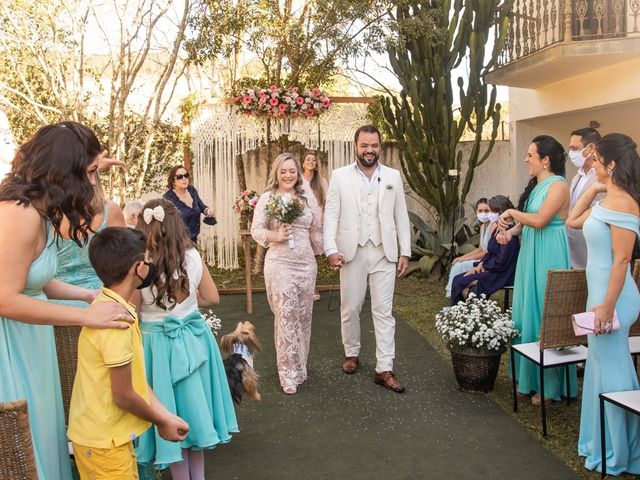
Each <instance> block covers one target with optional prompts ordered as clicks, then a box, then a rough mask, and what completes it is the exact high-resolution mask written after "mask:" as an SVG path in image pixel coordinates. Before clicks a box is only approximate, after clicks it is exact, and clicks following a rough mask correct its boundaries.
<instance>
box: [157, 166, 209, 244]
mask: <svg viewBox="0 0 640 480" xmlns="http://www.w3.org/2000/svg"><path fill="white" fill-rule="evenodd" d="M167 187H168V188H169V190H167V191H166V192H165V194H164V195H163V197H164V198H165V200H169V201H170V202H171V203H173V204H174V205H175V206H176V207H177V208H178V211H179V212H180V215H181V216H182V220H184V224H185V225H186V226H187V233H188V234H189V238H190V239H191V241H192V242H194V243H195V242H197V241H198V234H199V233H200V215H204V216H205V217H206V218H205V223H206V224H208V225H215V224H216V221H215V217H214V215H213V210H211V209H210V208H209V207H207V206H206V205H205V204H204V202H203V201H202V199H201V198H200V195H198V191H197V190H196V188H195V187H194V186H193V185H189V172H187V169H186V168H185V167H183V166H182V165H177V166H175V167H173V168H172V169H171V170H170V171H169V179H168V182H167Z"/></svg>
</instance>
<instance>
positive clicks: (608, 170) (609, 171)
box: [607, 167, 613, 176]
mask: <svg viewBox="0 0 640 480" xmlns="http://www.w3.org/2000/svg"><path fill="white" fill-rule="evenodd" d="M607 175H609V176H611V175H613V168H611V167H607Z"/></svg>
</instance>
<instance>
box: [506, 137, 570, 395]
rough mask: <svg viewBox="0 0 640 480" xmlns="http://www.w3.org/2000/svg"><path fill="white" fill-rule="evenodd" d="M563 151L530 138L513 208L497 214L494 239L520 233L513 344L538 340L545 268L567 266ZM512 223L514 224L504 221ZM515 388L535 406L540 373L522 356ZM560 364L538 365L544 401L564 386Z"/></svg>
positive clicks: (544, 140)
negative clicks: (523, 180) (524, 176)
mask: <svg viewBox="0 0 640 480" xmlns="http://www.w3.org/2000/svg"><path fill="white" fill-rule="evenodd" d="M565 157H566V153H565V151H564V148H563V147H562V145H561V144H560V143H559V142H558V141H557V140H556V139H555V138H553V137H550V136H548V135H540V136H538V137H535V138H534V139H533V140H532V142H531V145H529V149H528V151H527V157H526V158H525V162H526V163H527V165H528V166H529V175H530V176H531V178H530V180H529V183H528V184H527V187H526V188H525V190H524V192H523V193H522V195H521V196H520V201H519V202H518V209H517V210H514V209H512V208H510V209H508V210H506V211H504V212H503V213H502V214H501V215H500V220H499V221H498V222H499V227H500V230H502V232H501V233H500V234H499V235H498V237H497V239H498V241H499V242H501V243H506V242H508V241H509V240H511V238H512V237H513V235H520V234H521V237H520V253H519V255H518V264H517V266H516V276H515V280H514V288H513V319H514V321H515V324H516V328H517V329H518V330H519V331H520V336H519V337H517V338H515V339H514V340H513V342H514V343H528V342H535V341H537V340H538V339H539V333H540V320H541V316H542V306H543V304H544V294H545V290H546V286H547V271H548V270H550V269H568V268H569V246H568V243H567V232H566V229H565V219H566V217H567V215H568V213H569V186H568V185H567V182H566V180H565V179H564V175H565V161H566V160H565ZM512 222H515V226H513V227H512V226H510V225H511V223H512ZM516 378H517V380H518V391H519V392H520V393H522V394H524V395H531V394H533V396H532V397H531V403H532V404H533V405H536V406H539V405H540V398H541V397H540V394H539V392H540V375H539V370H538V366H537V365H536V364H534V363H532V362H530V361H529V360H526V359H524V358H517V359H516ZM569 379H570V390H571V395H572V396H574V397H575V396H576V395H577V394H578V384H577V377H576V370H575V367H570V370H569ZM564 385H565V382H564V369H563V368H547V369H545V370H544V387H545V392H544V396H545V400H546V401H548V402H551V400H552V399H553V400H558V401H559V400H560V399H561V397H562V396H565V395H567V392H566V391H565V390H564Z"/></svg>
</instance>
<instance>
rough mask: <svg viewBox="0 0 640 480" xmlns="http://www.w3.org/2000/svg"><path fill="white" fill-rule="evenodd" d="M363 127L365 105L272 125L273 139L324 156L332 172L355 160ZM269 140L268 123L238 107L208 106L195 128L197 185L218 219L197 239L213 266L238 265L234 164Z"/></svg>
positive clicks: (350, 105)
mask: <svg viewBox="0 0 640 480" xmlns="http://www.w3.org/2000/svg"><path fill="white" fill-rule="evenodd" d="M365 123H368V122H367V107H366V104H365V103H334V104H332V105H331V108H330V109H329V111H328V112H327V113H325V114H323V115H321V116H320V117H319V118H312V119H306V118H301V117H291V118H287V119H277V120H273V121H272V122H271V140H277V139H278V138H280V137H281V135H282V134H283V133H288V134H289V140H290V141H297V142H300V143H301V144H303V145H304V146H305V147H307V148H308V149H311V150H318V151H323V152H326V153H327V158H328V167H329V171H330V172H331V171H333V170H334V169H336V168H339V167H342V166H344V165H347V164H349V163H351V162H353V161H355V157H354V153H353V134H354V132H355V131H356V129H357V128H358V127H359V126H361V125H364V124H365ZM266 135H267V131H266V121H265V120H264V119H262V118H259V117H253V116H247V115H239V114H238V113H237V112H236V109H235V107H231V106H229V105H211V104H207V105H205V106H204V107H203V108H202V111H201V114H200V116H199V117H198V118H197V119H196V120H195V121H194V123H193V124H192V143H191V150H192V151H193V160H192V171H193V177H194V178H193V183H194V185H195V187H196V188H197V189H198V193H199V194H200V196H201V197H202V199H203V201H204V203H205V204H207V205H209V206H210V207H211V208H213V209H214V211H215V213H216V218H217V219H218V224H217V225H216V226H215V227H208V226H206V225H203V226H202V231H201V234H200V236H199V237H198V239H199V240H198V241H199V243H200V247H201V249H202V250H203V251H204V253H205V259H206V261H207V263H208V264H210V265H217V266H219V267H221V268H238V266H239V265H238V243H239V240H240V235H239V232H240V219H239V217H238V215H237V214H236V212H235V211H234V210H233V208H232V204H233V201H234V199H235V197H236V196H237V195H238V194H239V193H240V192H239V190H240V186H239V183H238V171H237V168H236V161H235V159H236V156H237V155H241V154H243V153H245V152H247V151H249V150H254V149H257V148H258V147H260V145H264V144H266V142H267V138H266ZM264 181H265V182H266V178H265V179H264ZM263 184H264V182H263Z"/></svg>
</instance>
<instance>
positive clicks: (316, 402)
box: [206, 292, 578, 480]
mask: <svg viewBox="0 0 640 480" xmlns="http://www.w3.org/2000/svg"><path fill="white" fill-rule="evenodd" d="M334 295H335V296H334V298H333V299H332V300H331V302H330V301H329V298H330V296H331V294H330V293H324V294H323V299H322V300H321V301H320V302H317V303H316V307H315V312H314V320H313V321H314V323H313V334H312V340H311V356H310V360H309V380H308V381H307V382H306V383H305V384H304V385H303V386H302V388H301V389H300V390H299V392H298V394H297V395H294V396H285V395H284V394H283V393H282V392H281V391H280V389H279V387H278V380H277V372H276V369H275V355H274V348H273V340H272V338H273V327H272V322H273V320H272V316H271V312H270V310H269V307H268V305H267V303H266V299H265V296H264V294H257V295H255V296H254V307H255V313H254V314H253V315H247V314H246V313H244V303H243V302H244V297H243V296H224V297H222V302H221V305H220V307H218V308H216V309H215V311H216V314H217V315H218V316H219V317H220V318H221V319H222V322H223V323H222V325H223V326H222V333H226V332H228V331H231V330H233V328H234V326H235V323H236V322H237V321H239V320H246V319H248V320H251V321H252V322H254V323H255V324H256V326H257V328H258V334H259V336H260V337H261V338H262V340H263V343H264V344H265V347H266V348H265V349H264V351H263V352H262V353H261V354H260V355H259V356H258V357H257V358H256V369H257V371H258V372H259V374H260V375H261V392H262V394H263V400H262V401H261V402H251V401H250V400H247V401H246V403H243V404H242V405H241V406H240V408H239V409H238V420H239V423H240V429H241V432H240V433H239V434H237V435H236V436H235V437H234V438H233V440H232V441H231V443H230V444H228V445H222V446H220V447H218V448H216V449H214V450H212V451H210V452H207V454H206V458H207V478H210V479H226V480H231V479H239V480H245V479H247V480H262V479H265V480H267V479H278V480H289V479H291V480H315V479H348V480H360V479H363V480H364V479H367V480H370V479H373V480H377V479H385V480H400V479H465V480H467V479H519V480H525V479H536V480H539V479H545V480H552V479H563V480H565V479H566V480H569V479H576V478H578V477H577V476H576V475H575V474H574V473H573V472H572V471H571V470H569V469H568V468H567V467H566V466H565V465H564V464H562V463H561V462H560V461H559V460H557V459H556V458H555V457H554V456H552V455H551V454H550V453H549V452H548V451H547V450H545V449H544V448H543V447H542V446H541V445H540V444H538V443H537V442H536V441H535V440H534V439H533V438H532V437H530V436H529V435H528V434H527V433H526V432H525V431H524V430H523V429H522V428H520V427H519V426H518V425H517V424H516V423H515V422H514V421H513V420H512V419H511V418H510V417H509V416H508V415H507V414H505V413H504V412H503V411H502V410H500V408H499V407H498V406H496V405H495V404H494V403H493V402H491V401H490V400H489V399H487V398H486V397H485V396H484V395H482V394H468V393H463V392H460V391H458V390H457V389H456V388H455V382H454V379H453V374H452V371H451V365H450V364H449V363H448V362H446V361H444V360H443V359H442V358H441V357H440V356H439V355H438V354H437V353H436V352H435V351H434V350H433V349H432V348H431V347H430V346H429V345H428V344H427V342H426V341H425V340H424V339H423V338H422V337H420V336H419V335H418V334H417V333H416V332H415V331H414V330H412V329H411V328H410V327H409V326H408V325H407V324H406V323H405V322H403V321H402V320H400V319H398V327H397V335H396V339H397V347H396V350H397V356H398V358H397V359H396V371H397V374H398V377H399V379H400V380H401V382H403V384H404V385H406V387H407V393H405V394H403V395H398V394H396V393H393V392H390V391H387V390H385V389H383V388H382V387H380V386H377V385H375V384H374V383H373V369H374V366H375V359H374V350H375V346H374V338H373V331H372V330H373V329H372V325H371V319H370V315H369V313H368V310H367V309H366V308H365V312H363V318H364V319H365V320H364V321H363V326H362V333H363V351H362V357H361V361H362V366H361V369H360V370H359V371H358V373H357V374H355V375H345V374H343V373H342V371H341V370H340V365H341V362H342V355H343V353H342V346H341V343H340V329H339V319H338V312H337V311H335V309H337V306H338V298H337V296H338V294H337V292H336V293H335V294H334ZM329 306H331V310H333V311H330V309H329Z"/></svg>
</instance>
